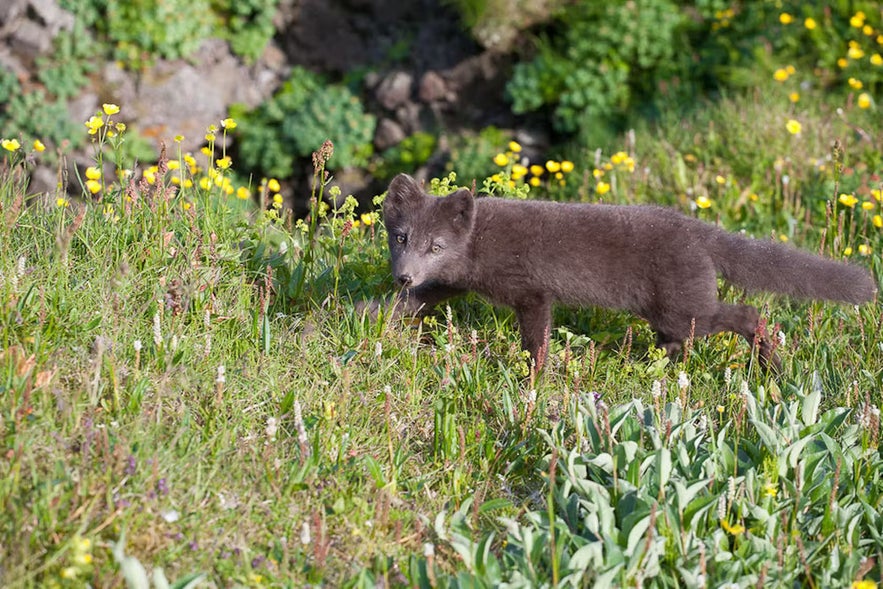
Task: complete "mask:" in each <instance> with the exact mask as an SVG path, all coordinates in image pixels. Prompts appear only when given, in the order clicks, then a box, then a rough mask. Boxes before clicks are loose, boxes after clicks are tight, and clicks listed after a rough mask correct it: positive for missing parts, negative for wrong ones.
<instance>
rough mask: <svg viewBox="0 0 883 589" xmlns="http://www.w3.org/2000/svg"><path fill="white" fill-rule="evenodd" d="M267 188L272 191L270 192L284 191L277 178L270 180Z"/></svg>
mask: <svg viewBox="0 0 883 589" xmlns="http://www.w3.org/2000/svg"><path fill="white" fill-rule="evenodd" d="M267 188H268V189H269V190H270V192H279V191H280V190H282V187H281V186H280V185H279V180H277V179H276V178H270V179H269V180H267Z"/></svg>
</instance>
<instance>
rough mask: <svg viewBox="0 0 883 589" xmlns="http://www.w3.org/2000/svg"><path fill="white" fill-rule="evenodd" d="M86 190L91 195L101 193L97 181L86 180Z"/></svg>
mask: <svg viewBox="0 0 883 589" xmlns="http://www.w3.org/2000/svg"><path fill="white" fill-rule="evenodd" d="M86 189H87V190H88V191H89V192H91V193H92V194H97V193H98V192H99V191H101V182H99V181H98V180H86Z"/></svg>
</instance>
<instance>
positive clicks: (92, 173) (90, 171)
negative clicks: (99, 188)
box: [86, 166, 101, 180]
mask: <svg viewBox="0 0 883 589" xmlns="http://www.w3.org/2000/svg"><path fill="white" fill-rule="evenodd" d="M86 178H87V179H89V180H100V179H101V170H99V169H98V168H96V167H95V166H89V167H88V168H86Z"/></svg>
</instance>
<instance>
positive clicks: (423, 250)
mask: <svg viewBox="0 0 883 589" xmlns="http://www.w3.org/2000/svg"><path fill="white" fill-rule="evenodd" d="M383 215H384V222H385V224H386V229H387V232H388V234H389V250H390V257H391V260H392V272H393V276H394V278H395V279H396V281H397V282H398V283H399V284H400V285H401V286H402V290H401V293H400V295H399V302H398V309H397V313H409V314H411V313H421V312H425V311H428V310H429V309H430V308H431V307H432V306H434V305H436V304H437V303H439V302H441V301H443V300H445V299H447V298H450V297H452V296H456V295H458V294H463V293H466V292H470V291H472V292H477V293H479V294H481V295H484V296H485V297H487V298H488V299H490V300H491V301H492V302H494V303H497V304H500V305H505V306H508V307H511V308H513V309H514V310H515V314H516V316H517V319H518V325H519V329H520V332H521V342H522V345H523V347H524V349H526V350H527V351H528V352H530V355H531V357H532V358H533V360H534V361H535V362H536V363H537V365H538V366H541V365H542V363H543V361H544V360H545V355H546V351H547V346H548V338H549V333H550V330H551V319H552V314H551V311H552V305H553V304H554V303H561V304H563V305H570V306H589V305H593V306H599V307H607V308H613V309H625V310H628V311H631V312H633V313H635V314H637V315H639V316H640V317H642V318H644V319H645V320H647V322H649V324H650V326H651V327H652V328H653V330H654V331H655V332H656V334H657V345H658V346H659V347H660V348H662V349H663V350H665V351H666V353H668V355H669V356H672V355H676V354H677V353H678V352H679V351H680V350H681V347H682V346H683V343H684V341H686V340H687V339H688V338H691V337H693V336H697V337H698V336H704V335H708V334H713V333H718V332H722V331H731V332H735V333H738V334H739V335H741V336H742V337H744V338H745V339H746V340H747V341H748V342H749V344H751V345H752V346H754V345H755V344H757V347H758V353H759V356H760V360H761V362H762V363H764V364H765V365H769V364H772V365H774V366H777V365H778V359H777V358H776V356H775V353H774V351H773V347H772V346H771V345H770V343H769V342H768V341H766V340H765V339H764V338H762V337H760V334H757V332H758V331H759V330H758V321H759V319H760V315H759V313H758V311H757V309H755V308H754V307H752V306H750V305H732V304H727V303H722V302H720V301H719V300H718V297H717V294H718V284H717V275H718V274H720V275H722V276H723V277H724V278H725V279H726V280H728V281H730V282H732V283H734V284H737V285H739V286H742V287H744V288H746V289H749V290H768V291H773V292H777V293H782V294H786V295H790V296H793V297H798V298H808V299H826V300H832V301H842V302H846V303H855V304H858V303H863V302H866V301H869V300H871V299H873V298H874V296H875V293H876V291H877V287H876V284H875V282H874V280H873V279H872V278H871V275H870V273H869V272H868V271H867V270H865V269H863V268H860V267H858V266H854V265H851V264H847V263H841V262H836V261H832V260H827V259H825V258H822V257H819V256H816V255H812V254H809V253H806V252H803V251H800V250H797V249H794V248H793V247H790V246H787V245H784V244H781V243H776V242H773V241H768V240H760V239H751V238H749V237H746V236H743V235H739V234H735V233H729V232H727V231H725V230H723V229H720V228H718V227H716V226H714V225H710V224H708V223H705V222H703V221H700V220H697V219H693V218H691V217H687V216H685V215H683V214H681V213H679V212H677V211H675V210H673V209H667V208H663V207H657V206H639V205H634V206H616V205H604V204H577V203H568V204H565V203H553V202H541V201H520V200H509V199H500V198H492V197H482V198H478V199H476V198H474V197H473V195H472V193H471V192H470V191H469V190H459V191H457V192H454V193H453V194H450V195H448V196H446V197H436V196H431V195H428V194H426V193H425V192H424V191H423V190H422V188H421V187H420V185H418V183H417V182H416V181H415V180H414V179H413V178H411V177H410V176H408V175H406V174H400V175H399V176H397V177H396V178H395V179H393V181H392V183H391V184H390V186H389V191H388V193H387V196H386V199H385V201H384V203H383Z"/></svg>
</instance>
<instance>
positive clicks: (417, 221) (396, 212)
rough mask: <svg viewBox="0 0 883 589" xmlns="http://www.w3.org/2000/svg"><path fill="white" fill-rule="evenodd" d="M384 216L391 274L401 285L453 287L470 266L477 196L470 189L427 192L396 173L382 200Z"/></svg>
mask: <svg viewBox="0 0 883 589" xmlns="http://www.w3.org/2000/svg"><path fill="white" fill-rule="evenodd" d="M383 219H384V223H385V224H386V230H387V232H388V233H389V253H390V258H391V260H392V273H393V276H394V277H395V279H396V282H398V283H399V284H400V285H401V286H404V287H406V288H414V287H418V286H421V285H423V284H432V283H436V284H447V285H451V286H453V285H455V284H456V283H457V282H459V281H460V280H461V279H462V277H463V276H464V274H465V273H466V272H467V271H468V268H469V250H470V242H471V236H472V228H473V226H474V224H475V199H474V198H473V196H472V193H471V192H470V191H468V190H465V189H463V190H458V191H457V192H454V193H452V194H450V195H448V196H445V197H438V196H431V195H429V194H426V193H425V192H424V191H423V189H421V188H420V185H419V184H417V181H416V180H414V179H413V178H411V177H410V176H408V175H407V174H399V175H398V176H396V177H395V178H394V179H393V181H392V183H391V184H390V185H389V192H388V193H387V195H386V199H385V200H384V201H383Z"/></svg>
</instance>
